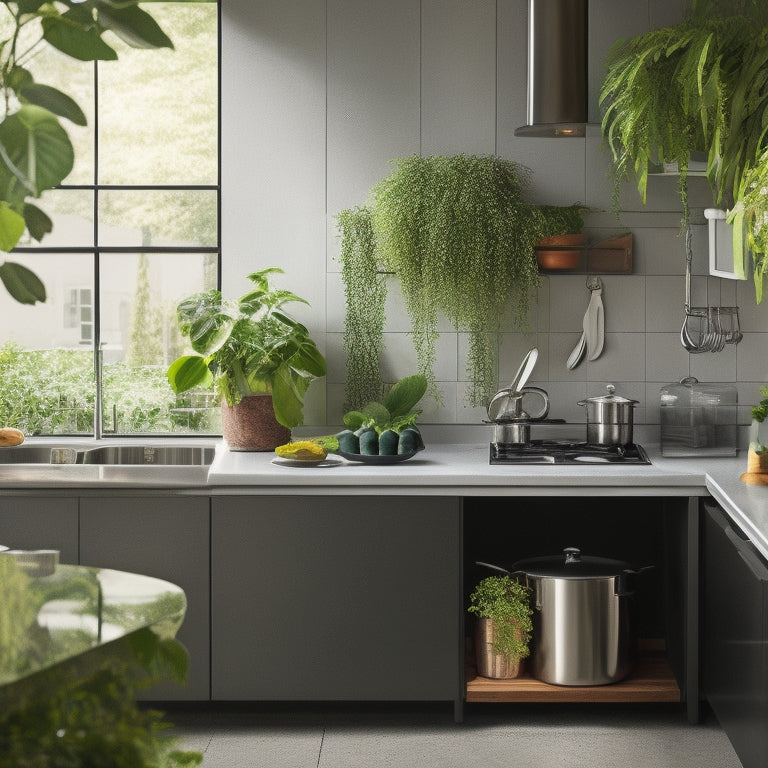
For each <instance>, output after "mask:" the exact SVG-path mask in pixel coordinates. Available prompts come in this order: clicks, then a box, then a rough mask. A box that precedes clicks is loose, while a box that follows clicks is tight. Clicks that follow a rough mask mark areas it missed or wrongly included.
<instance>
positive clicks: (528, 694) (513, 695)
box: [465, 646, 680, 704]
mask: <svg viewBox="0 0 768 768" xmlns="http://www.w3.org/2000/svg"><path fill="white" fill-rule="evenodd" d="M465 674H466V681H467V690H466V701H467V702H490V703H493V702H496V703H501V702H535V703H548V702H549V703H555V702H561V703H581V704H584V703H606V702H607V703H619V702H673V703H679V702H680V688H679V687H678V685H677V682H676V680H675V677H674V675H673V674H672V669H671V667H670V666H669V663H668V662H667V659H666V653H665V651H664V650H659V649H657V648H653V647H650V648H648V647H646V648H643V647H642V646H641V651H640V657H639V659H638V663H637V666H636V667H635V670H634V672H633V673H632V674H631V675H630V676H629V677H628V678H626V679H625V680H622V681H621V682H618V683H613V684H611V685H591V686H562V685H549V684H548V683H542V682H541V681H540V680H534V679H533V678H532V677H530V676H529V675H523V676H521V677H518V678H515V679H513V680H492V679H490V678H487V677H479V676H478V675H477V671H476V669H475V667H474V660H469V661H468V663H467V667H466V670H465Z"/></svg>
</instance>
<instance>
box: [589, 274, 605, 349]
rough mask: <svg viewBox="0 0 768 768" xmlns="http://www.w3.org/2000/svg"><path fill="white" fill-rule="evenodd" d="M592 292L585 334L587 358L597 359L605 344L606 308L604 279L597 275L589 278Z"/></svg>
mask: <svg viewBox="0 0 768 768" xmlns="http://www.w3.org/2000/svg"><path fill="white" fill-rule="evenodd" d="M587 288H589V290H590V292H591V296H590V297H589V306H588V307H587V312H586V314H585V315H584V335H585V336H586V341H587V358H588V359H589V360H597V358H598V357H600V355H601V354H602V352H603V345H604V344H605V310H604V308H603V298H602V296H603V281H602V280H601V279H600V278H599V277H596V276H590V277H588V278H587Z"/></svg>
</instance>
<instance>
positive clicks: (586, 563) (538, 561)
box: [512, 547, 632, 579]
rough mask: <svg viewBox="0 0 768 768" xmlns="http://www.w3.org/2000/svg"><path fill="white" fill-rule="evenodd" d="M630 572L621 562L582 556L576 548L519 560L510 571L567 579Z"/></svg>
mask: <svg viewBox="0 0 768 768" xmlns="http://www.w3.org/2000/svg"><path fill="white" fill-rule="evenodd" d="M631 570H632V566H631V565H630V564H629V563H626V562H624V561H622V560H610V559H609V558H607V557H590V556H589V555H587V556H582V554H581V550H580V549H578V548H577V547H566V548H565V549H564V550H563V554H562V555H553V556H551V557H532V558H529V559H528V560H520V562H518V563H515V564H514V565H513V566H512V571H522V572H524V573H526V574H527V575H528V576H543V577H545V578H547V577H549V578H569V579H593V578H596V577H611V576H621V575H622V574H623V573H625V572H626V571H631Z"/></svg>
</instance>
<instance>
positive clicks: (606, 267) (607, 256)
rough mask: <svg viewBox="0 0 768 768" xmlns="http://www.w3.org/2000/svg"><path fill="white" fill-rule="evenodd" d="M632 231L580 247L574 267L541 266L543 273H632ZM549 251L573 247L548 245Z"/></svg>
mask: <svg viewBox="0 0 768 768" xmlns="http://www.w3.org/2000/svg"><path fill="white" fill-rule="evenodd" d="M632 245H633V237H632V233H631V232H628V233H626V234H623V235H618V236H615V237H610V238H608V239H606V240H599V241H597V242H594V243H591V244H589V245H586V246H584V247H583V248H581V249H580V254H579V263H578V265H576V266H574V267H573V268H572V269H546V268H543V267H541V266H540V267H539V272H541V274H543V275H563V274H577V275H578V274H623V275H628V274H631V273H632ZM546 250H548V251H558V250H563V251H573V250H574V249H573V248H558V247H555V246H548V247H547V249H546Z"/></svg>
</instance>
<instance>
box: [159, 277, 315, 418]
mask: <svg viewBox="0 0 768 768" xmlns="http://www.w3.org/2000/svg"><path fill="white" fill-rule="evenodd" d="M282 271H283V270H282V269H279V268H277V267H271V268H269V269H263V270H261V271H260V272H254V273H253V274H251V275H248V279H249V280H250V281H251V282H252V283H253V288H252V290H250V291H249V292H248V293H246V294H245V295H244V296H241V297H240V298H239V299H238V300H237V301H236V302H225V301H224V300H223V299H222V296H221V292H220V291H217V290H211V291H206V292H203V293H196V294H194V295H193V296H190V297H189V298H187V299H183V300H182V301H181V302H179V304H178V306H177V316H178V323H179V330H180V331H181V334H182V336H185V337H187V338H188V339H189V341H190V343H191V345H192V348H193V350H194V351H195V352H197V353H198V354H196V355H184V356H182V357H180V358H178V359H177V360H175V361H174V362H173V363H171V365H170V367H169V368H168V381H169V382H170V384H171V387H172V388H173V391H174V392H176V393H179V392H185V391H186V390H188V389H191V388H192V387H197V386H204V387H210V386H211V385H213V386H215V388H216V391H217V393H218V394H219V395H220V397H222V398H223V399H225V400H226V401H227V403H228V404H229V405H235V404H236V403H238V402H240V400H241V399H242V398H243V397H244V396H248V395H268V394H269V395H272V404H273V407H274V410H275V418H276V419H277V420H278V422H280V424H282V425H283V426H284V427H288V428H291V427H295V426H298V425H299V424H302V423H303V414H302V408H303V405H304V395H305V394H306V391H307V389H308V388H309V385H310V383H311V382H312V381H313V380H314V379H315V378H317V377H319V376H325V372H326V364H325V358H324V357H323V356H322V354H321V353H320V351H319V350H318V349H317V346H316V345H315V342H314V341H312V339H311V338H310V336H309V331H308V330H307V329H306V328H305V327H304V326H303V325H302V324H301V323H299V322H297V321H296V320H294V319H292V318H291V317H289V316H288V315H287V314H286V313H285V312H283V307H284V306H285V305H286V304H289V303H291V302H301V303H302V304H307V303H308V302H307V301H306V300H304V299H302V298H300V297H299V296H297V295H296V294H295V293H291V292H290V291H285V290H278V289H276V288H272V287H271V286H270V285H269V275H270V274H273V273H276V272H277V273H282Z"/></svg>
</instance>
